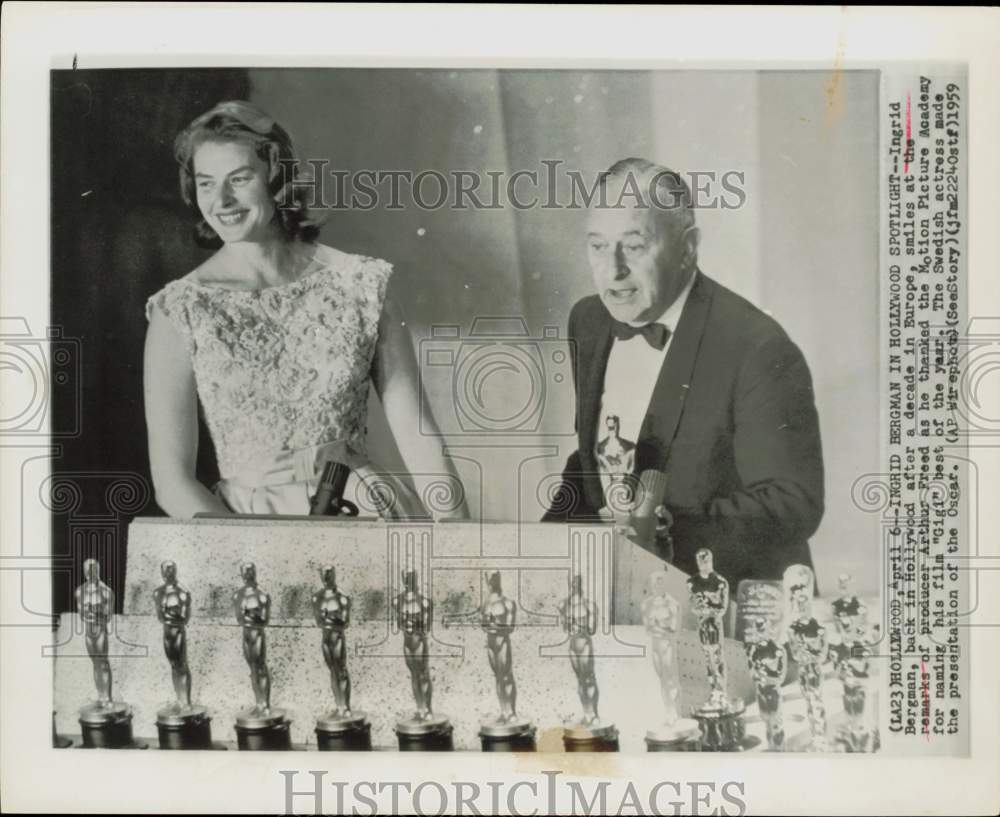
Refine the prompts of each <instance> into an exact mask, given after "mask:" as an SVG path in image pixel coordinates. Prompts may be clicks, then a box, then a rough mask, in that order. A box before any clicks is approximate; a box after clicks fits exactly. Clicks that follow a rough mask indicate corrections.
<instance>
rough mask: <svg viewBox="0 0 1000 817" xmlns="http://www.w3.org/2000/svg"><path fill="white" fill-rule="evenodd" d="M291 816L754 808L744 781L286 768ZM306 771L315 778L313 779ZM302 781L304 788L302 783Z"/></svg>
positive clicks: (741, 810)
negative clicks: (364, 775) (339, 774)
mask: <svg viewBox="0 0 1000 817" xmlns="http://www.w3.org/2000/svg"><path fill="white" fill-rule="evenodd" d="M278 773H279V774H280V775H281V777H282V786H283V787H284V794H285V813H286V814H306V813H309V812H310V811H311V812H312V813H314V814H329V813H333V814H356V815H364V814H418V815H429V814H432V815H442V814H457V815H463V814H468V815H475V816H476V817H480V816H481V815H483V814H501V813H503V811H504V810H506V811H507V812H508V813H510V814H513V815H535V814H573V815H576V814H586V815H590V814H656V815H667V814H715V815H732V816H733V817H738V816H739V815H743V814H746V813H747V811H748V808H747V800H746V784H745V783H744V782H743V781H741V780H726V781H717V780H684V781H680V780H662V781H660V782H658V783H656V784H655V785H652V786H649V787H645V786H636V785H635V784H634V783H633V782H632V781H629V780H614V781H612V780H590V781H587V782H579V781H574V780H563V779H560V777H559V776H560V775H561V774H562V772H561V771H557V770H550V771H542V772H541V775H542V776H543V777H544V778H545V780H544V781H539V780H525V779H522V780H490V781H487V782H486V784H485V786H482V785H480V784H479V783H476V782H474V781H469V780H453V781H450V782H449V783H448V785H445V784H443V783H438V782H437V781H434V780H423V781H416V780H379V781H374V780H358V781H347V780H327V779H326V776H327V774H328V772H327V770H325V769H323V770H311V771H304V772H302V773H301V776H300V772H299V771H298V770H281V771H279V772H278ZM308 776H311V778H310V777H308ZM296 786H300V787H301V788H296Z"/></svg>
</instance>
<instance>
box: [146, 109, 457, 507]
mask: <svg viewBox="0 0 1000 817" xmlns="http://www.w3.org/2000/svg"><path fill="white" fill-rule="evenodd" d="M174 147H175V155H176V157H177V160H178V162H179V164H180V181H181V193H182V195H183V197H184V201H185V202H186V203H187V204H188V205H189V206H191V207H192V209H193V210H194V211H195V212H197V213H198V214H199V216H200V220H199V222H198V224H197V228H196V236H197V239H196V240H198V242H199V243H200V244H202V245H203V246H216V247H219V249H218V252H216V253H215V254H214V255H213V256H212V257H211V258H209V259H208V260H207V261H206V262H205V263H204V264H202V265H201V266H199V267H198V268H197V269H195V270H194V271H192V272H191V273H190V274H188V275H187V276H185V277H184V278H181V279H179V280H176V281H172V282H171V283H169V284H167V285H166V286H165V287H164V288H163V289H162V290H160V291H159V292H158V293H156V294H155V295H154V296H153V297H151V298H150V299H149V302H148V303H147V307H146V314H147V318H148V319H149V329H148V332H147V335H146V348H145V362H144V370H145V374H144V379H145V404H146V424H147V429H148V434H149V458H150V466H151V470H152V476H153V483H154V486H155V490H156V500H157V503H158V504H159V505H160V507H161V508H163V509H164V510H165V511H166V512H167V513H168V514H169V515H170V516H173V517H191V516H194V515H195V514H198V513H204V512H207V513H227V512H236V513H252V514H264V513H277V514H307V513H308V512H309V509H310V498H311V496H312V495H313V493H314V492H315V490H316V486H317V483H318V479H319V475H320V474H321V472H322V468H323V465H324V463H326V462H327V461H330V460H334V461H338V462H343V463H345V464H347V465H348V466H350V468H351V469H352V477H351V480H350V481H349V482H348V485H347V490H346V492H345V498H347V499H349V500H351V501H353V502H355V503H356V504H358V505H360V506H361V507H362V509H363V510H364V509H372V508H374V509H377V510H379V511H381V512H383V515H387V516H396V517H399V516H411V515H422V514H424V513H425V511H424V508H423V505H422V504H421V502H420V500H419V499H418V498H417V496H416V495H415V494H414V493H413V492H412V490H410V489H409V488H408V487H406V485H405V484H404V483H403V482H402V481H401V480H398V479H394V478H392V477H391V476H388V475H379V474H378V472H377V471H376V469H375V468H374V467H373V466H372V465H371V463H369V462H368V459H367V454H366V446H365V421H366V416H367V407H368V387H369V380H371V381H372V382H373V383H374V385H375V389H376V391H377V393H378V395H379V398H380V399H381V401H382V405H383V407H384V410H385V414H386V417H387V419H388V421H389V425H390V428H391V429H392V432H393V435H394V437H395V439H396V442H397V444H398V446H399V449H400V452H401V453H402V454H403V458H404V460H405V461H406V464H407V467H408V468H409V469H410V471H411V472H412V473H419V474H435V475H438V477H437V479H438V482H437V484H436V485H435V487H434V489H433V490H432V492H431V495H433V496H435V497H436V498H439V497H440V495H441V494H440V485H441V480H442V479H443V480H444V481H445V482H446V483H448V484H450V486H451V487H452V488H453V491H452V500H453V501H452V502H451V503H450V508H448V509H441V508H438V509H436V510H438V511H441V512H443V513H449V515H452V516H465V515H466V512H465V503H464V497H463V496H462V491H461V483H460V482H459V481H458V478H457V476H456V475H455V471H454V468H453V467H452V465H451V463H450V462H449V461H448V460H447V459H446V458H445V457H444V456H443V455H442V446H441V441H440V438H435V437H434V436H433V435H431V436H428V434H426V433H420V429H419V428H418V425H419V418H420V416H421V415H423V417H424V425H425V426H426V422H427V419H428V418H430V417H431V415H430V409H429V406H428V404H427V401H426V399H425V397H424V396H423V395H422V394H421V392H420V388H419V384H418V379H417V371H416V360H415V357H414V354H413V346H412V343H411V341H410V337H409V334H408V333H407V330H406V329H405V326H404V324H403V321H402V320H401V317H400V313H399V310H398V307H397V306H396V304H395V303H394V301H393V300H392V299H391V298H390V297H388V296H387V294H386V290H387V286H388V283H389V278H390V276H391V274H392V267H391V265H390V264H389V263H387V262H386V261H382V260H378V259H373V258H367V257H364V256H358V255H349V254H347V253H343V252H340V251H339V250H335V249H333V248H332V247H327V246H324V245H322V244H319V243H316V237H317V235H318V232H319V231H318V228H317V227H316V225H315V224H313V223H312V222H310V221H309V219H308V218H307V217H306V213H305V208H304V207H303V206H302V204H301V202H300V201H299V200H298V198H297V196H296V194H295V191H294V189H293V184H292V180H291V178H290V175H291V174H290V173H289V174H287V175H288V176H289V178H286V171H287V170H288V169H289V168H290V163H292V162H294V154H293V151H292V145H291V139H290V138H289V136H288V134H287V132H286V131H285V130H284V129H283V128H282V127H281V126H280V125H279V124H278V123H276V122H275V121H274V120H273V119H271V118H270V117H269V116H267V115H266V114H264V113H263V112H262V111H260V110H259V109H257V108H255V107H254V106H252V105H250V104H249V103H247V102H223V103H221V104H219V105H217V106H216V107H215V108H213V109H212V110H210V111H208V112H207V113H205V114H203V115H201V116H199V117H198V118H197V119H195V120H194V122H192V123H191V125H189V126H188V128H187V129H185V130H184V131H183V132H182V133H181V134H180V135H179V136H178V137H177V140H176V142H175V146H174ZM198 398H200V400H201V403H202V406H203V409H204V413H205V419H206V422H207V424H208V428H209V431H210V433H211V435H212V440H213V442H214V444H215V450H216V454H217V456H218V462H219V471H220V473H221V475H222V477H223V479H222V480H221V481H220V482H219V484H218V485H217V486H216V488H215V491H214V492H213V491H210V490H208V488H206V487H205V486H204V485H202V484H201V483H199V482H198V481H197V479H196V478H195V458H196V452H197V446H198V440H197V436H198V422H197V404H198ZM427 430H428V429H427V428H425V429H424V431H425V432H426V431H427ZM430 430H432V431H433V430H434V429H433V428H431V429H430ZM432 479H433V478H432ZM359 483H360V485H359ZM427 493H428V492H426V491H425V494H427Z"/></svg>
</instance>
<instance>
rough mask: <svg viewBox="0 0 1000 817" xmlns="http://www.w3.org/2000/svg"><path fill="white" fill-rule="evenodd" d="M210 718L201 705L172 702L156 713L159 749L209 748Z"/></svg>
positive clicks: (210, 745)
mask: <svg viewBox="0 0 1000 817" xmlns="http://www.w3.org/2000/svg"><path fill="white" fill-rule="evenodd" d="M211 723H212V719H211V718H210V717H209V716H208V710H207V709H206V708H205V707H203V706H197V705H194V706H181V705H179V704H172V705H171V706H167V707H164V708H163V709H161V710H160V711H159V712H157V713H156V731H157V732H158V733H159V739H160V748H161V749H211V748H213V747H212V726H211Z"/></svg>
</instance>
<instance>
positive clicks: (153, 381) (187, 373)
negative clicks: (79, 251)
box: [143, 307, 229, 519]
mask: <svg viewBox="0 0 1000 817" xmlns="http://www.w3.org/2000/svg"><path fill="white" fill-rule="evenodd" d="M143 391H144V394H145V407H146V434H147V437H148V439H149V467H150V471H151V473H152V475H153V488H154V490H155V492H156V504H157V505H159V506H160V507H161V508H162V509H163V510H164V511H166V512H167V514H169V515H170V516H173V517H177V518H182V519H187V518H190V517H192V516H194V515H195V514H196V513H201V512H207V513H213V514H226V513H229V510H228V509H227V508H226V506H225V505H224V504H223V503H222V501H221V500H220V499H219V498H218V497H217V496H215V494H213V493H212V492H211V491H209V490H208V489H207V488H206V487H205V486H204V485H202V484H201V483H200V482H198V480H197V479H195V463H196V460H197V455H198V397H197V391H196V387H195V381H194V372H193V371H192V369H191V357H190V355H189V354H188V347H187V343H186V341H185V339H184V338H183V337H181V335H180V333H179V332H178V331H177V330H176V329H175V328H174V327H173V326H171V324H170V320H169V319H168V318H167V316H166V315H164V314H163V312H162V311H161V310H160V308H159V307H154V308H153V310H152V314H151V315H150V320H149V328H148V330H147V331H146V348H145V355H144V358H143Z"/></svg>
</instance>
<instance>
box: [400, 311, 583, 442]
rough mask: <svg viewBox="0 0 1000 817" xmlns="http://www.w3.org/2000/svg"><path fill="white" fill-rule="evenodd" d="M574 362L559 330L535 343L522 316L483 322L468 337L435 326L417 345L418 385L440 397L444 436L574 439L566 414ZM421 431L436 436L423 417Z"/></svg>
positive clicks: (544, 332) (477, 321)
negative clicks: (442, 396)
mask: <svg viewBox="0 0 1000 817" xmlns="http://www.w3.org/2000/svg"><path fill="white" fill-rule="evenodd" d="M572 360H573V356H572V355H571V354H570V349H569V345H568V342H567V341H566V340H565V339H562V338H560V337H559V329H558V327H554V326H546V327H544V328H543V330H542V333H541V336H540V337H531V335H530V333H529V331H528V325H527V322H526V321H525V320H524V319H523V318H521V317H496V318H491V317H479V318H476V319H475V320H474V321H473V323H472V329H471V331H470V332H469V334H468V335H467V336H465V337H463V336H462V333H461V329H460V328H459V327H458V326H457V325H436V326H433V327H431V337H430V338H425V339H423V340H421V341H420V385H421V387H422V389H423V390H424V392H425V393H426V394H428V395H431V396H438V397H439V399H438V400H437V401H436V404H437V407H436V411H435V418H434V419H435V420H436V421H437V433H440V434H442V435H449V434H505V435H537V434H539V433H542V430H543V429H544V433H546V434H548V435H563V434H564V435H572V434H575V430H574V428H573V419H572V412H569V413H565V412H563V411H562V407H563V406H565V405H572V400H573V388H574V385H573V372H572ZM557 392H558V393H560V394H556V393H557ZM441 395H447V398H448V399H441V397H440V396H441ZM555 407H558V408H559V410H556V408H555ZM420 430H421V432H422V433H424V434H433V433H435V431H434V425H433V423H432V422H431V418H430V417H429V416H427V415H425V414H423V413H422V414H421V417H420Z"/></svg>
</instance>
